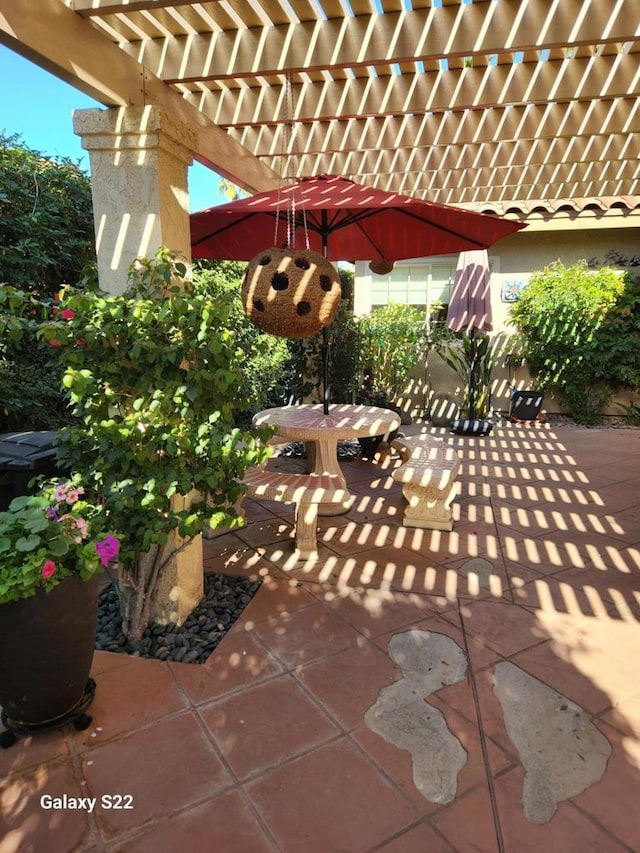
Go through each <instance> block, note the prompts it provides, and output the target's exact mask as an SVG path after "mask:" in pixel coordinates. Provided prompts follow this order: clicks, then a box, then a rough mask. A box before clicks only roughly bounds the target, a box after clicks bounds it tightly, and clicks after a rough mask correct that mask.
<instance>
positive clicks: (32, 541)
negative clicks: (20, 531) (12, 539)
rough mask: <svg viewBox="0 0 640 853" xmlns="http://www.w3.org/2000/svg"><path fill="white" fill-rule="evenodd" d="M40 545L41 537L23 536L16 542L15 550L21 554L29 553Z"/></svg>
mask: <svg viewBox="0 0 640 853" xmlns="http://www.w3.org/2000/svg"><path fill="white" fill-rule="evenodd" d="M39 545H40V537H39V536H21V537H20V538H19V539H18V540H16V544H15V549H16V551H20V552H21V553H27V552H28V551H35V550H36V548H38V547H39Z"/></svg>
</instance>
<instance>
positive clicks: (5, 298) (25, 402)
mask: <svg viewBox="0 0 640 853" xmlns="http://www.w3.org/2000/svg"><path fill="white" fill-rule="evenodd" d="M55 310H56V304H55V302H54V300H53V299H49V298H44V299H40V298H39V297H38V296H37V295H36V294H35V293H32V292H28V291H25V290H21V289H19V288H17V287H12V286H11V285H8V284H6V285H4V286H2V287H0V432H8V431H20V430H28V429H57V428H58V427H60V426H62V425H63V424H65V423H69V422H70V419H71V411H70V408H69V400H68V396H67V395H65V394H64V393H63V390H62V385H61V379H62V368H61V365H60V364H59V362H58V358H57V355H56V353H55V351H54V350H53V349H52V348H51V347H50V346H48V345H47V344H46V343H45V342H43V341H41V340H39V339H38V336H37V331H38V329H39V328H40V324H41V323H42V322H43V321H44V320H47V319H48V318H49V317H50V316H51V315H52V313H53V312H54V311H55Z"/></svg>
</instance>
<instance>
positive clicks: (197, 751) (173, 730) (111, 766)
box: [82, 712, 234, 838]
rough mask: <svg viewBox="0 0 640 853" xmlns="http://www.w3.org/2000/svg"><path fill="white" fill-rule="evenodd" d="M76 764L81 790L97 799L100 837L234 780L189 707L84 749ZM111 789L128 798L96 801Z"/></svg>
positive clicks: (110, 835)
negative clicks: (79, 763)
mask: <svg viewBox="0 0 640 853" xmlns="http://www.w3.org/2000/svg"><path fill="white" fill-rule="evenodd" d="M82 768H83V773H84V775H85V778H86V780H87V786H86V787H87V790H88V791H89V792H90V794H91V796H93V797H97V798H98V799H99V803H98V805H97V807H96V817H97V821H98V826H99V827H100V830H101V832H102V834H103V836H104V837H105V838H113V837H114V836H115V835H117V834H119V833H122V832H125V831H129V830H132V829H134V828H137V827H141V826H144V825H145V824H148V823H149V822H150V821H154V820H159V819H162V818H165V817H166V816H167V815H169V814H171V813H172V812H178V811H180V810H182V809H184V808H186V807H188V806H190V805H195V804H196V803H200V802H202V801H203V800H206V799H207V798H210V797H213V796H215V795H217V794H219V793H220V792H221V791H223V790H224V789H226V788H229V787H230V786H231V785H232V784H233V782H234V780H233V777H232V776H231V774H230V773H229V771H228V770H227V768H226V767H225V765H224V763H223V761H222V760H221V758H220V756H219V755H218V753H217V751H216V750H215V749H214V747H213V746H212V744H211V743H210V741H209V739H208V737H207V736H206V734H205V733H204V732H203V730H202V727H201V725H200V724H199V721H198V720H197V719H196V717H195V715H194V714H192V713H190V712H186V713H183V714H178V715H176V716H173V717H169V718H166V719H164V720H160V721H159V722H156V723H153V724H152V725H150V726H147V727H146V728H143V729H139V730H138V731H135V732H133V733H132V734H130V735H129V736H128V737H126V738H123V739H121V740H117V741H113V742H111V743H107V744H103V745H102V746H99V747H96V748H95V749H91V750H87V751H86V752H85V753H83V755H82ZM116 794H119V795H123V796H125V795H128V796H129V797H130V798H131V799H127V800H126V801H123V802H118V803H117V805H118V806H119V807H117V808H115V807H108V805H113V802H114V801H113V800H111V801H110V803H109V804H108V805H101V802H102V798H103V797H105V796H113V795H116ZM120 806H122V807H120Z"/></svg>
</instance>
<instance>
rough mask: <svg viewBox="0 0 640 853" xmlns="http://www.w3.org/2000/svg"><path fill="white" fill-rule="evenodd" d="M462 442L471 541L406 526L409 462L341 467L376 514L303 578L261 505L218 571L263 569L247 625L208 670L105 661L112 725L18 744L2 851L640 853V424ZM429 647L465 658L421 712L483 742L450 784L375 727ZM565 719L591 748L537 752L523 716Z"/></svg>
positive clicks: (540, 721) (215, 548)
mask: <svg viewBox="0 0 640 853" xmlns="http://www.w3.org/2000/svg"><path fill="white" fill-rule="evenodd" d="M420 429H421V427H420V426H418V425H414V426H413V427H411V428H409V430H408V431H420ZM443 437H444V438H445V440H446V441H447V442H448V443H450V444H451V445H452V446H454V447H456V448H457V449H458V450H460V452H461V456H462V470H461V473H460V475H459V477H458V483H459V496H458V498H457V499H456V504H455V511H456V522H455V526H454V530H453V531H452V532H450V533H449V532H441V531H428V530H421V529H411V528H405V527H403V526H402V524H401V519H402V506H403V498H402V494H401V491H400V486H399V485H398V484H396V483H395V482H394V481H393V480H392V479H391V478H390V476H389V472H390V470H391V469H392V467H393V466H394V465H395V464H397V461H396V460H394V459H391V458H389V457H387V458H385V459H382V460H381V461H379V462H377V463H371V462H368V461H364V460H362V459H359V458H356V459H354V460H352V461H347V462H344V463H343V466H342V467H343V470H344V472H345V475H346V477H347V480H348V482H349V487H350V489H351V491H352V492H353V493H354V494H355V496H356V498H355V502H354V504H353V506H352V508H351V509H350V511H349V512H348V513H347V514H346V515H343V516H334V517H325V518H321V520H320V523H319V534H318V535H319V540H320V543H321V544H320V552H319V557H318V559H316V560H308V561H306V562H305V563H302V564H300V565H295V564H294V565H291V560H290V558H289V556H288V555H289V553H290V549H291V539H290V537H291V534H292V520H293V509H292V507H291V508H290V507H289V506H283V505H282V504H275V503H274V504H268V503H260V504H258V503H255V502H252V501H246V504H245V509H246V512H247V526H246V527H244V528H243V529H241V530H239V531H238V532H234V533H228V534H226V535H224V536H222V537H220V538H218V539H215V540H212V541H210V542H208V543H207V544H206V545H205V549H206V551H205V555H206V567H207V569H208V570H210V571H223V572H227V573H230V574H245V575H246V574H248V575H250V576H255V577H261V578H262V579H263V584H262V587H261V589H260V591H259V592H258V594H257V595H256V596H255V598H254V599H253V601H252V602H251V604H250V605H249V606H248V607H247V608H246V610H245V611H244V613H243V615H242V617H241V619H240V620H238V622H236V624H235V625H234V627H233V628H232V630H231V631H230V632H229V634H228V635H227V636H226V637H225V639H224V640H223V642H222V643H221V644H220V645H219V646H218V648H217V649H216V650H215V651H214V653H213V654H212V655H211V657H210V658H209V660H208V661H207V662H206V663H205V664H203V665H201V666H197V665H191V664H168V663H162V662H159V661H149V660H138V659H135V658H130V657H126V656H122V655H115V654H110V653H107V652H100V653H97V654H96V657H95V663H94V677H95V678H96V681H97V683H98V688H97V693H96V700H95V702H94V705H93V707H92V715H93V724H92V726H91V727H90V728H89V729H88V730H87V731H85V732H72V731H66V732H58V733H54V734H51V735H46V736H44V735H43V736H42V737H41V738H39V739H37V740H33V741H32V742H28V741H26V740H25V741H21V742H20V743H19V744H18V745H16V746H15V747H13V748H12V749H10V750H7V751H6V752H4V753H3V754H0V769H1V770H2V773H3V777H4V781H3V783H2V788H1V789H0V790H1V794H0V797H1V800H0V802H1V806H2V814H3V819H4V825H5V827H6V828H7V830H6V835H5V837H4V840H3V841H0V851H2V853H14V851H20V853H22V851H27V850H33V851H40V850H45V849H52V845H53V846H54V847H55V849H56V850H60V851H71V850H83V851H116V850H117V851H145V850H154V851H174V850H177V849H179V847H180V846H181V845H182V844H184V843H188V844H189V846H190V847H191V848H192V849H193V850H194V851H199V850H203V851H205V850H206V851H210V850H216V851H220V852H221V853H227V851H242V853H253V851H256V853H260V851H285V852H286V853H289V852H290V851H293V852H294V853H297V851H305V853H309V851H312V853H313V851H318V853H333V851H336V853H337V851H346V852H347V853H351V851H354V852H355V851H368V850H384V851H388V853H403V851H408V853H414V852H415V851H416V850H428V851H456V850H457V851H461V853H466V851H471V850H474V851H495V850H505V851H513V853H521V851H524V850H539V849H541V848H542V847H543V845H544V846H546V847H547V848H548V849H550V850H554V851H555V850H562V851H563V853H565V851H572V850H576V851H589V850H593V851H596V850H597V851H603V850H606V851H618V850H620V851H624V850H627V851H629V850H636V849H638V848H639V847H640V830H639V829H638V826H637V821H636V819H635V809H636V803H637V798H638V795H639V794H640V712H639V710H638V709H639V708H640V670H639V669H638V666H637V660H638V658H639V657H640V624H639V617H640V491H639V490H638V488H637V482H638V478H639V477H640V430H586V429H569V428H562V429H553V428H551V427H542V426H541V427H535V428H534V427H532V428H522V427H515V426H498V427H497V428H496V429H495V430H494V432H493V433H492V435H491V436H489V437H487V438H460V437H456V436H452V435H448V434H443ZM298 461H299V460H294V461H293V462H292V463H291V464H297V463H298ZM408 632H414V633H413V634H412V636H414V637H424V638H426V641H427V642H428V641H429V637H431V638H438V642H440V643H442V644H444V646H443V647H444V648H454V647H455V648H457V649H459V650H461V651H462V653H463V656H464V659H465V661H466V666H467V668H466V672H465V674H464V677H461V678H459V679H458V680H457V681H455V682H453V681H448V682H445V683H444V684H443V686H439V687H437V688H436V689H434V690H433V692H431V693H429V695H424V696H423V697H422V698H423V699H424V708H423V710H424V709H426V711H425V713H427V716H429V717H434V718H440V717H442V718H443V719H444V720H445V721H446V729H447V730H448V732H449V733H450V735H452V736H453V738H454V739H456V740H457V741H458V743H459V744H460V745H461V746H462V748H463V750H464V752H465V753H466V759H465V761H464V764H463V766H462V769H461V770H460V772H459V773H458V774H457V776H456V777H455V778H454V789H453V794H452V795H451V794H450V793H447V786H446V784H445V783H446V782H447V779H446V778H443V777H445V776H446V769H447V768H446V766H445V768H444V771H445V772H443V770H442V767H441V768H440V770H439V771H438V773H436V772H435V771H434V772H433V773H431V775H430V782H431V783H433V785H432V787H433V786H435V789H438V786H439V785H440V787H441V793H438V792H437V790H436V793H435V794H433V793H432V794H431V797H432V798H431V799H429V798H427V797H426V796H425V795H424V794H423V793H421V791H420V790H419V788H418V787H417V784H418V782H419V780H420V768H419V767H418V768H417V769H416V767H414V766H412V759H411V753H410V751H409V750H408V749H403V748H399V747H398V746H396V745H394V743H392V742H389V741H388V740H386V739H385V738H383V737H381V736H380V735H379V734H376V733H375V732H374V731H373V730H372V728H371V727H370V726H369V725H367V723H366V722H365V716H367V720H370V715H369V714H368V712H370V709H372V708H373V707H374V706H375V705H376V703H377V702H378V701H379V698H380V696H381V691H382V690H383V689H384V688H385V687H388V686H389V685H394V684H397V683H399V682H401V681H402V680H403V678H406V677H407V674H406V672H404V671H403V669H402V667H401V666H399V665H398V661H397V659H394V658H393V657H392V656H391V655H390V652H389V648H388V647H389V643H390V641H391V639H392V637H394V636H398V635H407V634H408ZM440 663H443V664H444V663H446V662H445V661H442V662H439V661H436V662H435V664H434V666H436V668H437V665H439V664H440ZM505 667H506V668H505ZM499 674H504V677H505V678H506V676H507V675H509V676H510V677H511V678H513V677H515V678H516V679H518V678H520V679H521V681H520V682H517V681H516V682H513V681H512V682H508V683H507V682H505V683H507V687H508V686H509V684H513V683H520V684H523V683H524V684H525V687H526V689H525V688H523V689H522V690H512V691H511V693H510V694H509V692H508V690H507V691H506V694H505V691H503V690H501V689H499V682H500V683H502V677H503V676H502V675H500V678H498V675H499ZM522 679H524V682H523V681H522ZM440 683H441V684H442V683H443V682H440ZM505 696H506V698H505ZM531 697H534V698H533V699H532V698H531ZM536 703H537V704H536ZM545 703H546V704H545ZM549 703H550V704H549ZM421 707H422V706H421ZM567 710H569V711H570V712H572V714H573V717H574V729H573V733H574V735H575V726H576V725H577V723H575V720H579V721H580V723H581V725H583V726H584V729H580V731H579V732H578V735H576V737H577V736H580V737H583V735H582V732H583V731H584V732H585V733H587V735H586V736H585V737H584V738H583V744H584V747H585V748H584V749H583V750H580V749H578V750H577V752H576V751H574V752H573V753H571V752H570V751H568V752H564V751H563V749H562V747H559V748H558V750H559V751H558V750H557V751H556V756H555V758H554V757H553V756H551V757H550V756H548V755H547V756H545V755H542V756H540V755H538V756H536V755H535V754H532V753H531V752H530V751H528V749H529V746H530V744H529V745H527V732H526V731H525V732H524V734H523V731H522V728H523V726H522V725H520V726H519V725H518V718H520V723H522V721H523V720H524V728H525V730H526V729H527V728H528V729H530V731H531V732H533V733H534V737H533V742H534V744H535V743H536V740H535V732H539V733H540V738H541V742H542V743H543V742H544V741H546V740H547V739H549V740H551V741H552V742H553V743H555V741H553V738H552V736H551V735H552V733H555V734H557V733H558V732H560V729H561V728H562V726H560V725H559V724H558V723H557V720H558V717H557V715H558V713H560V712H565V711H567ZM545 715H546V716H545ZM407 727H408V728H410V727H411V721H410V720H408V721H407ZM569 730H571V725H569ZM589 733H590V734H589ZM555 734H554V736H555ZM547 735H548V737H547ZM600 735H602V736H604V737H603V738H600ZM589 737H591V740H589ZM572 742H575V738H574V741H572ZM593 743H596V744H600V745H602V744H604V747H602V749H601V758H602V762H601V764H602V766H601V768H600V770H599V771H598V772H596V771H593V772H592V773H591V776H588V775H587V777H585V778H586V781H584V778H583V777H581V776H580V774H578V776H577V777H576V773H575V772H574V771H575V768H576V766H578V765H580V764H584V765H586V766H587V767H589V768H591V769H592V770H593V767H594V760H593V755H592V754H591V752H592V751H593V748H592V745H593ZM434 744H435V747H434V749H433V750H431V753H432V754H435V753H436V752H437V751H438V749H439V748H440V746H441V745H442V744H441V742H440V741H437V740H436V741H435V742H434ZM590 745H591V746H590ZM558 755H560V760H559V761H558V760H556V759H557V756H558ZM536 761H537V763H536ZM541 762H542V763H541ZM545 762H546V763H545ZM563 762H564V763H563ZM596 763H597V762H596ZM445 765H446V762H445ZM525 774H526V775H525ZM427 775H429V774H427ZM576 778H577V779H578V781H575V780H576ZM581 780H582V781H581ZM449 781H450V780H449ZM525 788H526V789H527V792H528V793H527V794H526V795H525ZM43 794H50V795H52V796H53V797H62V796H63V795H65V794H66V795H67V797H74V798H80V797H95V798H97V802H96V806H95V808H94V810H93V811H92V812H91V813H88V812H87V810H86V809H73V810H72V809H67V810H58V811H53V810H47V809H44V808H43V807H42V806H41V804H40V797H41V796H42V795H43ZM115 794H120V795H126V794H130V795H131V797H132V798H133V799H132V802H131V805H132V808H131V809H113V808H106V807H105V805H104V803H103V801H102V799H101V798H102V797H103V796H105V795H111V796H112V795H115ZM541 803H542V806H540V804H541ZM556 805H557V809H556V808H555V806H556ZM550 811H552V812H553V813H552V814H551V815H549V812H550Z"/></svg>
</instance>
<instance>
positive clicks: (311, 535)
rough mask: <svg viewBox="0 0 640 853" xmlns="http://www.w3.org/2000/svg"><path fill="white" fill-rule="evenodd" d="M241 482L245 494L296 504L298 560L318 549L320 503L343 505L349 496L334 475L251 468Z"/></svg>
mask: <svg viewBox="0 0 640 853" xmlns="http://www.w3.org/2000/svg"><path fill="white" fill-rule="evenodd" d="M243 483H244V484H245V486H246V487H247V494H248V495H250V496H251V497H253V498H258V499H262V500H268V501H282V502H283V503H295V505H296V511H295V532H296V552H297V556H298V557H299V558H301V559H306V558H307V557H311V556H313V555H315V554H316V553H317V551H318V543H317V527H318V505H319V504H343V503H345V502H346V501H347V500H348V499H349V497H350V495H349V492H348V491H347V490H346V489H345V488H344V486H343V485H342V482H341V480H340V478H339V477H337V476H336V475H334V474H295V473H291V472H287V471H284V472H283V471H270V470H269V469H268V468H264V467H262V468H251V469H250V470H249V471H247V472H246V473H245V476H244V479H243Z"/></svg>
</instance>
